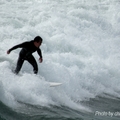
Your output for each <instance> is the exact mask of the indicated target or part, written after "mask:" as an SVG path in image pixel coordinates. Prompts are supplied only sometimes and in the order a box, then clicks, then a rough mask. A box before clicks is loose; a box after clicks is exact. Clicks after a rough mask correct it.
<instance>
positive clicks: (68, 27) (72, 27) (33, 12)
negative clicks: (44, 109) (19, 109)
mask: <svg viewBox="0 0 120 120" xmlns="http://www.w3.org/2000/svg"><path fill="white" fill-rule="evenodd" d="M93 3H94V4H93ZM0 7H1V12H0V16H2V17H1V18H0V27H1V29H0V43H1V44H0V45H1V47H0V56H1V57H0V68H1V69H0V86H1V87H0V89H1V90H0V91H1V92H0V95H1V96H3V97H2V98H0V100H1V101H2V102H3V103H4V104H7V105H9V106H15V105H13V104H18V103H17V101H20V102H23V103H30V104H35V105H43V106H48V105H50V104H53V105H54V104H56V105H65V106H68V107H71V108H75V109H77V108H82V106H81V105H80V101H83V100H89V98H93V97H95V96H96V95H99V94H102V93H104V92H106V93H109V94H114V95H116V96H120V95H119V91H120V84H119V78H120V75H119V73H120V70H119V68H120V62H119V61H120V54H119V51H120V47H119V44H120V42H119V37H120V36H119V33H120V29H119V28H120V27H119V26H120V23H119V20H120V15H119V9H120V8H119V2H118V1H114V2H113V1H108V0H106V1H104V2H103V1H96V0H92V1H85V0H82V2H81V4H80V3H78V2H77V0H73V1H70V0H68V1H55V0H51V2H49V1H37V0H35V1H33V0H31V2H27V1H24V0H23V1H22V0H21V2H20V1H15V0H13V1H11V2H10V1H8V0H4V1H1V2H0ZM6 8H9V9H6ZM36 35H40V36H42V37H43V44H42V46H41V49H42V52H43V60H44V61H43V63H42V64H39V63H38V64H39V73H38V74H39V75H38V76H35V75H33V74H31V73H32V67H31V66H30V65H29V64H28V63H27V62H25V63H24V65H23V68H22V70H21V73H20V74H22V76H16V75H14V74H12V73H11V68H14V67H15V65H16V61H17V57H18V52H19V51H20V49H17V50H15V51H12V52H11V54H10V55H6V51H7V49H9V48H10V47H12V46H13V45H16V44H18V43H21V42H24V41H26V40H31V39H33V38H34V37H35V36H36ZM34 56H35V58H36V60H38V58H39V57H38V55H37V54H36V53H35V54H34ZM40 76H42V78H41V77H40ZM46 81H50V82H61V83H63V85H62V86H61V87H58V88H49V87H48V85H47V84H46ZM8 101H9V102H8ZM82 109H83V108H82Z"/></svg>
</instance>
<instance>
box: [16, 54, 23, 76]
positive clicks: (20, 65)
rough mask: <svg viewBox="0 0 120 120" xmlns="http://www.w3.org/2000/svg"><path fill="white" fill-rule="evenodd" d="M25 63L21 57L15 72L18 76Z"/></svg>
mask: <svg viewBox="0 0 120 120" xmlns="http://www.w3.org/2000/svg"><path fill="white" fill-rule="evenodd" d="M23 62H24V59H23V58H21V57H20V56H19V58H18V61H17V66H16V69H15V71H14V72H15V73H16V74H18V73H19V71H20V70H21V67H22V65H23Z"/></svg>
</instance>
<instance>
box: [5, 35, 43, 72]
mask: <svg viewBox="0 0 120 120" xmlns="http://www.w3.org/2000/svg"><path fill="white" fill-rule="evenodd" d="M42 41H43V40H42V38H41V37H40V36H36V37H35V38H34V40H31V41H28V42H23V43H21V44H18V45H16V46H14V47H12V48H11V49H9V50H8V51H7V54H10V52H11V51H12V50H15V49H17V48H22V49H21V51H20V53H19V57H18V61H17V66H16V69H15V71H14V72H15V73H16V74H18V73H19V71H20V70H21V67H22V65H23V63H24V61H25V60H27V61H28V62H29V63H30V64H31V65H32V66H33V71H34V73H35V74H37V73H38V65H37V62H36V60H35V58H34V56H33V55H32V53H34V52H36V51H37V53H38V55H39V56H40V58H39V61H40V63H41V62H42V61H43V58H42V52H41V49H40V48H39V47H40V46H41V44H42Z"/></svg>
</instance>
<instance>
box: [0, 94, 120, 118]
mask: <svg viewBox="0 0 120 120" xmlns="http://www.w3.org/2000/svg"><path fill="white" fill-rule="evenodd" d="M105 96H107V97H105ZM20 104H21V105H22V107H21V108H18V109H11V108H9V107H7V106H5V105H4V104H3V103H1V102H0V120H119V119H120V98H115V97H114V96H110V95H107V94H104V95H102V96H97V97H96V98H93V99H90V100H89V101H82V102H81V104H83V105H84V106H87V107H90V108H91V112H85V111H82V110H80V111H78V110H74V109H71V108H68V107H65V106H49V107H42V106H34V105H30V104H24V103H20Z"/></svg>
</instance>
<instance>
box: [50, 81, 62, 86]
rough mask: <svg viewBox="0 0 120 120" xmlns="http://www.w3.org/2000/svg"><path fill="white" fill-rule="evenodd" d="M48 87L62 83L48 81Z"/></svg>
mask: <svg viewBox="0 0 120 120" xmlns="http://www.w3.org/2000/svg"><path fill="white" fill-rule="evenodd" d="M48 83H49V85H50V87H56V86H60V85H62V83H57V82H48Z"/></svg>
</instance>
